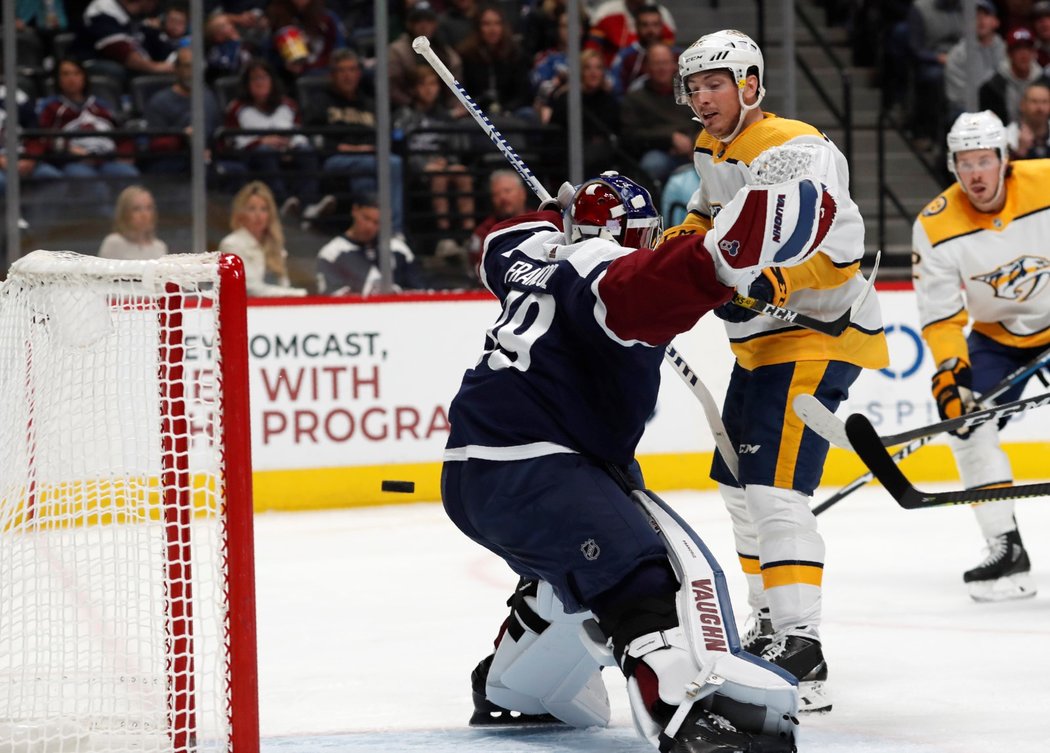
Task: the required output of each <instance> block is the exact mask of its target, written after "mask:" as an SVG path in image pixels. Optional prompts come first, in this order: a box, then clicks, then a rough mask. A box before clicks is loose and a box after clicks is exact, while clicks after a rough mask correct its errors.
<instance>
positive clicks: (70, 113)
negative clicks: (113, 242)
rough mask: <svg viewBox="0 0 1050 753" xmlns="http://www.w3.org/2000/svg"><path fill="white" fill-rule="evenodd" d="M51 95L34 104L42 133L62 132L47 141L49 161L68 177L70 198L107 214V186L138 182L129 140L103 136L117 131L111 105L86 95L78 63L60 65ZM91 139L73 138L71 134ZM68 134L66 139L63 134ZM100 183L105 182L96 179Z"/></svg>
mask: <svg viewBox="0 0 1050 753" xmlns="http://www.w3.org/2000/svg"><path fill="white" fill-rule="evenodd" d="M55 91H56V92H57V94H55V95H54V96H52V97H48V98H47V99H45V100H42V101H41V102H40V103H39V105H38V108H37V109H38V110H39V113H40V114H39V116H38V117H39V122H40V127H41V128H52V129H54V130H56V131H62V133H63V134H64V135H62V136H54V137H51V138H48V139H47V140H46V144H47V154H48V155H49V157H50V158H51V161H52V162H54V163H56V164H60V165H61V169H62V172H63V174H64V175H65V176H66V177H67V178H72V179H73V182H72V183H71V184H70V186H69V188H70V194H71V196H73V197H76V198H81V197H84V198H87V199H88V200H89V201H92V202H94V203H95V204H96V205H98V206H101V207H104V212H105V213H106V214H107V215H108V213H109V206H110V204H111V201H112V199H111V191H110V189H111V187H112V186H114V185H116V186H118V188H119V186H120V183H122V182H123V183H127V182H130V181H131V180H133V179H134V178H136V177H137V176H138V174H139V171H138V170H137V169H136V167H135V164H134V162H133V161H132V156H133V154H134V151H135V146H134V144H133V143H132V141H131V140H130V139H126V138H123V139H116V140H114V139H113V138H110V137H109V136H106V135H104V134H105V133H106V131H111V130H113V129H114V128H117V127H118V125H119V124H118V122H117V116H116V115H115V114H114V112H113V109H112V107H111V105H110V103H109V102H106V101H105V100H102V99H99V98H97V97H95V96H94V95H93V94H91V92H90V91H89V85H88V77H87V72H86V71H85V70H84V66H83V65H82V64H81V63H80V62H79V61H77V60H73V59H70V58H66V59H64V60H61V61H60V62H59V64H58V66H57V68H56V69H55ZM74 133H76V134H91V135H83V136H75V137H74V136H72V134H74ZM65 134H70V135H65ZM99 178H103V179H104V180H98V179H99Z"/></svg>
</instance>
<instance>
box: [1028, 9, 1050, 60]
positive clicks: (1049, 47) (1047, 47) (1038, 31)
mask: <svg viewBox="0 0 1050 753" xmlns="http://www.w3.org/2000/svg"><path fill="white" fill-rule="evenodd" d="M1032 34H1034V35H1035V59H1036V62H1037V63H1039V65H1041V66H1043V68H1046V67H1047V66H1048V65H1050V0H1039V2H1037V3H1035V4H1034V5H1033V6H1032Z"/></svg>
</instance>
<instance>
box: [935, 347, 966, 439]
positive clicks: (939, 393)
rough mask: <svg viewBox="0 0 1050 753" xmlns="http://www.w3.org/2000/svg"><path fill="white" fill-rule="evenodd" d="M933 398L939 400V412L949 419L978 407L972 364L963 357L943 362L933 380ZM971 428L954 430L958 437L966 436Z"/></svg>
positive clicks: (943, 417)
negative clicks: (974, 392)
mask: <svg viewBox="0 0 1050 753" xmlns="http://www.w3.org/2000/svg"><path fill="white" fill-rule="evenodd" d="M931 382H932V383H931V391H932V392H933V399H934V400H936V401H937V412H938V413H939V414H940V416H941V418H942V419H944V420H945V421H947V420H948V419H951V418H959V417H960V416H962V415H965V414H967V413H969V412H971V411H972V410H973V409H974V408H975V407H976V405H977V404H976V401H975V400H974V398H973V374H972V372H971V371H970V364H968V363H966V361H963V360H962V359H961V358H949V359H947V360H945V361H942V362H941V365H940V366H938V367H937V371H936V373H934V375H933V379H932V380H931ZM970 431H971V430H970V429H966V428H963V429H959V430H957V431H953V432H952V434H954V435H955V436H957V437H960V438H962V437H966V436H967V435H968V434H969V433H970Z"/></svg>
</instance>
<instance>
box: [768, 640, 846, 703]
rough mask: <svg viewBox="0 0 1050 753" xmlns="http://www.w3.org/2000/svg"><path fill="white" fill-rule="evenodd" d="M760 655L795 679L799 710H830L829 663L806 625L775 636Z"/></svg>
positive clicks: (818, 641)
mask: <svg viewBox="0 0 1050 753" xmlns="http://www.w3.org/2000/svg"><path fill="white" fill-rule="evenodd" d="M762 658H763V659H765V660H766V661H768V662H770V663H772V664H775V665H777V666H778V667H780V668H781V669H783V670H786V671H787V672H790V673H791V674H793V675H794V676H795V678H796V679H798V696H799V699H798V700H799V705H798V710H799V712H800V713H810V712H820V713H825V712H828V711H831V699H830V697H829V696H828V694H827V690H826V689H825V687H824V684H825V683H826V682H827V679H828V665H827V662H825V661H824V652H823V651H822V650H821V647H820V640H819V639H818V638H815V637H814V636H813V635H812V634H811V633H810V632H808V630H807V627H806V626H805V625H802V626H800V627H798V628H793V629H791V630H787V631H784V632H782V633H778V634H777V635H776V636H774V637H773V639H772V640H771V642H770V644H769V645H768V646H767V647H766V650H765V651H763V652H762Z"/></svg>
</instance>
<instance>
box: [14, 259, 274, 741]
mask: <svg viewBox="0 0 1050 753" xmlns="http://www.w3.org/2000/svg"><path fill="white" fill-rule="evenodd" d="M247 344H248V339H247V315H246V296H245V288H244V270H243V267H242V265H241V262H240V260H239V259H238V258H237V257H235V256H230V255H220V254H186V255H172V256H167V257H164V258H162V259H157V260H150V261H137V260H136V261H116V260H105V259H98V258H95V257H87V256H81V255H78V254H72V253H67V252H48V251H36V252H33V253H32V254H29V255H27V256H26V257H24V258H22V259H20V260H18V261H17V262H16V263H15V264H14V265H12V267H11V270H10V272H9V274H8V278H7V280H6V281H5V282H3V284H2V285H0V394H2V395H3V396H4V399H3V401H0V750H2V751H5V753H7V751H11V753H15V752H17V753H22V752H23V751H24V752H25V753H29V752H30V751H32V752H35V751H41V752H42V751H74V750H75V751H78V753H82V752H84V751H124V750H127V751H132V750H134V751H158V753H159V752H161V751H163V752H164V753H168V752H171V753H183V752H185V753H189V752H190V751H193V752H194V753H198V752H200V753H204V752H205V751H235V753H257V751H258V750H259V721H258V673H257V658H256V631H255V576H254V572H255V570H254V546H253V532H252V493H251V451H250V441H251V439H250V431H249V406H248V369H247V358H248V347H247ZM5 745H9V746H10V747H5Z"/></svg>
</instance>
